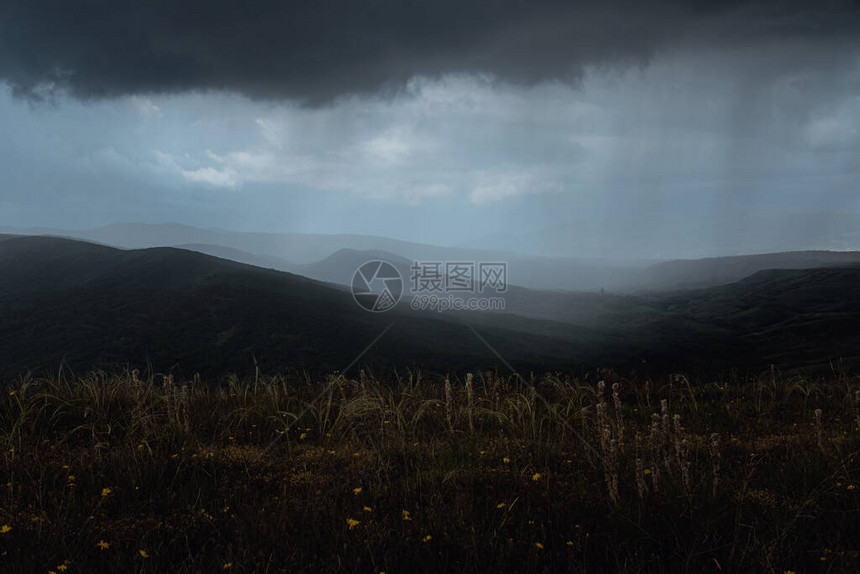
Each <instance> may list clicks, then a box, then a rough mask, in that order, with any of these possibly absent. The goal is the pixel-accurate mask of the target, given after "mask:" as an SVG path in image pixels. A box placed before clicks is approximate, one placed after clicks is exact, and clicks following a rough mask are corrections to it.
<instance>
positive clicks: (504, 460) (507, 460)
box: [502, 457, 511, 464]
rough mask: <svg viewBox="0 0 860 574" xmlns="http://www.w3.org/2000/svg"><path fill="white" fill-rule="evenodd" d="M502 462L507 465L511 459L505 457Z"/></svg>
mask: <svg viewBox="0 0 860 574" xmlns="http://www.w3.org/2000/svg"><path fill="white" fill-rule="evenodd" d="M502 462H503V463H505V464H508V463H509V462H511V459H509V458H508V457H505V458H503V459H502Z"/></svg>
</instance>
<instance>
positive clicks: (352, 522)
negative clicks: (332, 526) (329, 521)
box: [346, 518, 361, 530]
mask: <svg viewBox="0 0 860 574" xmlns="http://www.w3.org/2000/svg"><path fill="white" fill-rule="evenodd" d="M346 523H347V524H348V525H349V529H350V530H352V529H353V528H355V527H356V526H358V525H359V524H361V522H360V521H358V520H356V519H354V518H347V519H346Z"/></svg>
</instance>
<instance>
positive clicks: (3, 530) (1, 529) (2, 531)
mask: <svg viewBox="0 0 860 574" xmlns="http://www.w3.org/2000/svg"><path fill="white" fill-rule="evenodd" d="M10 530H12V527H11V526H9V525H8V524H4V525H3V526H0V534H6V533H7V532H9V531H10Z"/></svg>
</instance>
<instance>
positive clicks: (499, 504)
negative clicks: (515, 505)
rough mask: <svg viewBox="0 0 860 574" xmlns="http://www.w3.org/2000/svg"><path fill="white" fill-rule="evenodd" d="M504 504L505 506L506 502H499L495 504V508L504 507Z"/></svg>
mask: <svg viewBox="0 0 860 574" xmlns="http://www.w3.org/2000/svg"><path fill="white" fill-rule="evenodd" d="M505 506H507V504H505V503H504V502H500V503H498V504H497V505H496V508H504V507H505Z"/></svg>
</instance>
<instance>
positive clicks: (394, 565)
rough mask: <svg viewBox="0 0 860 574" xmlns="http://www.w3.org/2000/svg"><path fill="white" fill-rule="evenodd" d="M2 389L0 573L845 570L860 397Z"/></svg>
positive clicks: (855, 490) (798, 384) (682, 383)
mask: <svg viewBox="0 0 860 574" xmlns="http://www.w3.org/2000/svg"><path fill="white" fill-rule="evenodd" d="M527 379H528V380H522V379H519V378H516V377H512V376H499V375H495V374H493V373H476V374H475V375H474V377H471V376H470V377H468V378H467V377H465V376H464V377H462V378H460V377H454V376H453V375H452V377H451V378H450V381H449V382H447V383H446V382H445V380H444V379H443V378H434V379H425V378H422V377H420V376H419V375H417V374H410V375H407V376H403V377H400V378H393V379H392V380H383V381H377V380H373V379H372V378H371V377H369V376H365V375H364V374H363V373H362V374H361V375H360V376H359V375H358V374H356V377H355V378H348V377H344V376H341V375H338V374H335V375H332V376H330V377H328V378H327V379H323V380H286V379H281V378H273V379H268V380H253V379H252V380H233V381H232V382H231V383H230V384H227V385H221V386H217V387H215V386H213V385H209V384H207V381H205V380H204V381H200V380H194V381H187V382H186V381H179V380H174V379H172V378H170V377H162V376H160V375H156V376H152V377H139V376H138V375H137V373H129V374H127V375H124V374H104V373H96V374H92V375H89V376H87V377H83V378H78V379H76V380H71V378H70V377H69V378H64V377H62V376H59V377H57V378H53V379H40V380H28V379H25V380H19V381H16V382H11V381H7V384H6V385H5V387H4V390H3V396H2V397H0V441H1V442H0V445H2V452H3V455H2V465H0V485H2V490H0V571H2V572H9V573H11V572H27V573H31V572H50V571H53V572H63V571H64V572H216V571H233V572H374V573H375V572H386V573H389V574H390V573H393V572H458V573H459V572H567V571H570V572H585V571H589V572H607V571H623V572H663V571H665V572H681V571H689V572H712V571H724V572H779V573H782V572H787V571H794V572H856V571H858V569H860V552H858V551H860V461H858V458H857V453H858V450H860V431H858V424H860V377H852V376H849V375H847V374H844V373H841V374H840V373H838V372H834V373H833V374H831V375H830V376H827V377H824V378H820V379H813V378H803V377H801V376H797V375H795V376H787V375H786V376H783V375H780V374H779V373H778V372H774V373H771V374H770V375H766V376H763V377H760V378H757V379H754V380H734V379H716V380H708V381H690V380H688V379H687V378H685V377H684V376H681V375H676V376H671V377H668V378H665V379H661V380H652V381H649V382H647V383H641V382H640V383H636V384H635V385H634V383H633V382H631V381H626V380H624V378H623V377H619V376H618V375H616V374H615V373H613V372H609V371H602V372H598V373H596V374H594V375H592V376H590V377H585V378H579V379H573V378H568V377H566V376H564V375H559V374H547V375H543V376H535V377H527Z"/></svg>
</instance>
